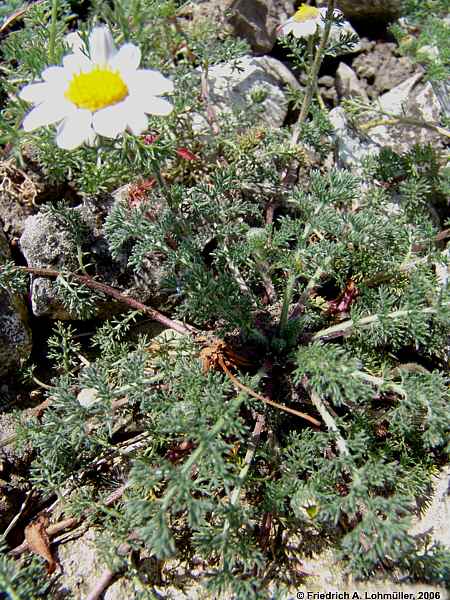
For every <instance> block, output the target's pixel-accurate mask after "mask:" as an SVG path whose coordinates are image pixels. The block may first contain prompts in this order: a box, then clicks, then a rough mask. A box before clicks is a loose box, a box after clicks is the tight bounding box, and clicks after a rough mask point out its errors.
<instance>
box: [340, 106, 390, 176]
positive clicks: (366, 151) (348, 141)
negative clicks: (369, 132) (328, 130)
mask: <svg viewBox="0 0 450 600" xmlns="http://www.w3.org/2000/svg"><path fill="white" fill-rule="evenodd" d="M328 117H329V119H330V121H331V124H332V125H333V127H334V134H333V137H334V142H335V155H336V163H337V165H338V167H340V168H347V169H351V170H352V171H354V172H359V168H360V163H361V160H362V159H363V158H365V157H366V156H373V155H376V154H378V152H379V151H380V147H379V146H378V145H377V144H375V143H373V142H371V141H370V139H368V138H367V137H366V138H363V137H362V136H359V135H358V132H357V131H356V130H355V129H354V128H353V127H352V126H351V125H350V123H349V122H348V120H347V117H346V114H345V111H344V109H343V108H342V107H341V106H338V107H336V108H333V110H332V111H330V113H329V115H328Z"/></svg>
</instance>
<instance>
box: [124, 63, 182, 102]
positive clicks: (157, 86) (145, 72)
mask: <svg viewBox="0 0 450 600" xmlns="http://www.w3.org/2000/svg"><path fill="white" fill-rule="evenodd" d="M124 81H125V83H126V84H127V87H128V89H129V90H130V93H131V95H134V94H138V95H140V96H142V95H149V94H151V95H152V96H159V95H160V94H170V92H173V83H172V81H170V79H167V77H164V75H161V73H160V72H159V71H153V70H152V69H139V70H138V71H134V72H133V73H128V74H127V73H125V74H124Z"/></svg>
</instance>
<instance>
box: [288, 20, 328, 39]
mask: <svg viewBox="0 0 450 600" xmlns="http://www.w3.org/2000/svg"><path fill="white" fill-rule="evenodd" d="M317 26H319V27H321V21H320V19H309V21H304V22H303V23H294V24H293V26H292V28H291V31H292V33H293V34H294V36H295V37H297V38H299V37H309V36H310V35H314V34H315V32H316V28H317Z"/></svg>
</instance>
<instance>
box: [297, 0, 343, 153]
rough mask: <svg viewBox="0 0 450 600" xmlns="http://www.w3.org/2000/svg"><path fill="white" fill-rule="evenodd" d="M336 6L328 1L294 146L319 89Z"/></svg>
mask: <svg viewBox="0 0 450 600" xmlns="http://www.w3.org/2000/svg"><path fill="white" fill-rule="evenodd" d="M334 6H335V0H328V9H327V20H326V23H325V27H324V29H323V32H322V37H321V38H320V43H319V47H318V48H317V51H316V55H315V57H314V61H313V64H312V66H311V70H310V72H309V77H308V85H307V88H306V93H305V96H304V98H303V102H302V107H301V109H300V115H299V117H298V120H297V123H296V124H295V127H294V130H293V132H292V144H294V145H295V144H296V143H297V142H298V138H299V136H300V129H301V126H302V124H303V123H304V121H305V119H306V117H307V116H308V112H309V107H310V106H311V101H312V99H313V96H314V93H315V91H316V88H317V77H318V75H319V69H320V66H321V64H322V61H323V57H324V54H325V47H326V45H327V42H328V38H329V37H330V31H331V25H332V23H333V19H332V17H333V13H334Z"/></svg>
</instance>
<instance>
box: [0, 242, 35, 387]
mask: <svg viewBox="0 0 450 600" xmlns="http://www.w3.org/2000/svg"><path fill="white" fill-rule="evenodd" d="M9 258H10V254H9V247H8V242H7V240H6V237H5V235H4V234H3V231H1V230H0V264H2V263H4V262H5V261H7V260H8V259H9ZM31 346H32V342H31V330H30V328H29V326H28V314H27V308H26V306H25V303H24V302H23V300H22V298H21V297H20V296H18V295H16V294H10V293H9V292H7V291H4V290H1V289H0V376H2V375H5V374H6V373H8V372H10V371H12V370H13V369H15V368H17V367H18V366H19V364H20V363H21V362H22V361H23V360H26V359H27V358H28V357H29V356H30V353H31Z"/></svg>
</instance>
